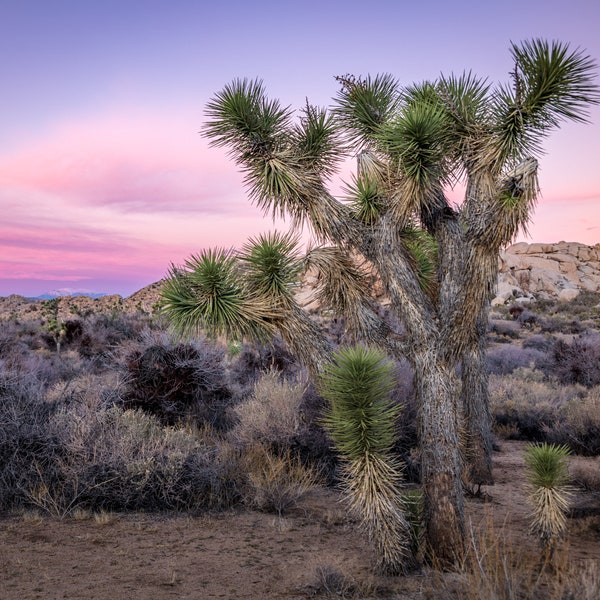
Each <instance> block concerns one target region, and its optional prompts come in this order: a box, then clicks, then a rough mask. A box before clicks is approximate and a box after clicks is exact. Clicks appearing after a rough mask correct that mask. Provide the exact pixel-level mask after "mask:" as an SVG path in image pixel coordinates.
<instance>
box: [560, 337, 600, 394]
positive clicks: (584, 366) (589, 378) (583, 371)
mask: <svg viewBox="0 0 600 600" xmlns="http://www.w3.org/2000/svg"><path fill="white" fill-rule="evenodd" d="M552 361H553V364H552V370H553V373H554V375H555V376H556V377H557V378H558V380H559V381H560V382H561V383H563V384H569V383H579V384H581V385H585V386H594V385H600V334H598V333H595V332H593V333H588V334H586V335H580V336H579V337H577V338H575V339H574V340H573V341H572V342H568V341H565V340H564V339H558V340H556V342H555V343H554V347H553V349H552Z"/></svg>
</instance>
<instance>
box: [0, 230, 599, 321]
mask: <svg viewBox="0 0 600 600" xmlns="http://www.w3.org/2000/svg"><path fill="white" fill-rule="evenodd" d="M499 261H500V262H499V267H500V273H499V277H498V288H497V295H496V298H494V300H493V302H492V304H494V305H499V304H506V303H510V302H514V301H516V302H531V301H533V300H536V299H558V300H564V301H568V300H572V299H573V298H575V297H576V296H577V295H578V294H579V292H580V291H582V290H590V291H594V292H596V291H600V244H596V245H595V246H586V245H585V244H579V243H577V242H558V243H556V244H537V243H536V244H527V243H519V244H514V245H512V246H510V247H508V248H507V249H506V250H505V251H504V252H503V253H502V254H501V256H500V259H499ZM160 285H161V284H160V282H156V283H153V284H151V285H149V286H146V287H145V288H142V289H141V290H139V291H137V292H136V293H134V294H132V295H131V296H129V297H128V298H122V297H121V296H118V295H112V296H103V297H101V298H89V297H86V296H64V297H61V298H60V299H59V301H58V302H59V316H60V318H62V319H63V320H67V319H74V318H77V316H84V315H88V314H93V313H109V314H110V313H111V312H115V311H116V312H121V311H122V312H128V313H141V314H151V313H153V312H154V311H155V309H156V304H157V302H158V299H159V290H160ZM299 296H300V299H301V302H302V303H305V302H307V301H308V299H309V297H310V294H309V293H307V292H306V290H301V291H300V294H299ZM313 308H314V306H313ZM10 318H18V319H20V320H34V319H38V318H44V301H41V300H38V301H35V300H30V299H27V298H24V297H23V296H18V295H12V296H8V297H7V298H0V320H2V319H10Z"/></svg>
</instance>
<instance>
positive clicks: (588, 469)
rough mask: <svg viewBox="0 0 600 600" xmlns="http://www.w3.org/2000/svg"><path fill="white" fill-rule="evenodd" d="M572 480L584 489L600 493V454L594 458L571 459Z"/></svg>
mask: <svg viewBox="0 0 600 600" xmlns="http://www.w3.org/2000/svg"><path fill="white" fill-rule="evenodd" d="M584 460H585V462H583V461H584ZM571 482H572V483H573V485H577V486H579V487H581V488H583V489H584V490H587V491H589V492H592V493H594V494H600V456H596V457H595V458H594V459H593V460H592V459H589V458H586V459H579V460H577V458H574V459H573V460H572V461H571Z"/></svg>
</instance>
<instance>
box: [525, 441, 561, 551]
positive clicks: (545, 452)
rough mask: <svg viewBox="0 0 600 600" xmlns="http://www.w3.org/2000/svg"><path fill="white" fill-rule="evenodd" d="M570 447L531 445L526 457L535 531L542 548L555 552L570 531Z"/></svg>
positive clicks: (533, 530) (545, 444)
mask: <svg viewBox="0 0 600 600" xmlns="http://www.w3.org/2000/svg"><path fill="white" fill-rule="evenodd" d="M569 454H570V450H569V448H568V447H567V446H564V445H562V446H558V445H555V444H547V443H545V442H544V443H543V444H530V445H529V446H528V447H527V451H526V453H525V463H526V464H527V468H528V473H527V477H528V480H529V486H530V491H529V498H528V499H529V503H530V505H531V508H532V513H531V516H532V522H531V531H532V532H533V533H534V534H535V535H538V536H539V538H540V541H541V543H542V546H543V547H544V548H545V549H547V550H550V551H551V550H552V549H553V548H554V546H555V544H556V541H557V540H558V538H559V537H560V536H561V535H562V534H563V533H564V531H565V529H566V527H567V510H568V508H569V501H570V499H571V491H570V489H569V485H568V484H569V473H568V456H569Z"/></svg>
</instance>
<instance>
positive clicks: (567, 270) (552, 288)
mask: <svg viewBox="0 0 600 600" xmlns="http://www.w3.org/2000/svg"><path fill="white" fill-rule="evenodd" d="M582 290H590V291H594V292H596V291H600V244H596V245H595V246H586V245H584V244H578V243H576V242H559V243H557V244H527V243H524V242H523V243H519V244H514V245H512V246H510V247H509V248H507V249H506V250H505V251H504V252H503V253H502V254H501V256H500V274H499V277H498V290H497V295H496V298H495V299H494V301H493V303H492V304H496V305H497V304H503V303H505V302H507V301H509V300H512V299H516V300H517V301H519V300H521V301H527V300H531V299H558V300H565V301H566V300H572V299H573V298H575V297H577V295H578V294H579V292H580V291H582Z"/></svg>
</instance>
